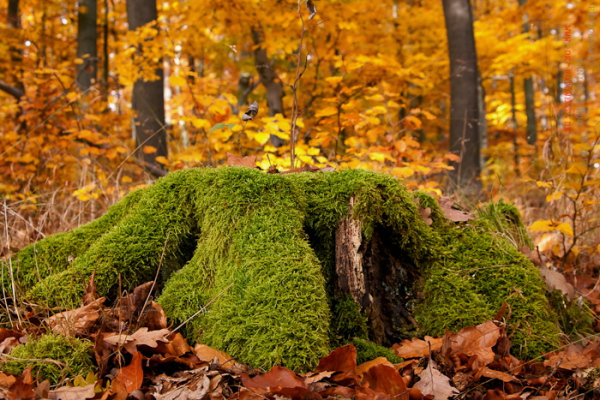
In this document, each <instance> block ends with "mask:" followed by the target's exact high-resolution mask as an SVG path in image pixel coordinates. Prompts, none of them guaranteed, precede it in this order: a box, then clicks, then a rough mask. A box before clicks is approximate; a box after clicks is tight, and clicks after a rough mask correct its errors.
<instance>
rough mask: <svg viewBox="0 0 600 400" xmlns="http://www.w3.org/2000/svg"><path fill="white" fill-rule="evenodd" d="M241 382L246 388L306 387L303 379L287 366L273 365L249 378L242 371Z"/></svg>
mask: <svg viewBox="0 0 600 400" xmlns="http://www.w3.org/2000/svg"><path fill="white" fill-rule="evenodd" d="M241 378H242V384H243V385H244V386H245V387H247V388H257V389H266V390H273V389H274V388H303V389H305V388H306V383H305V382H304V379H302V378H301V377H300V376H298V375H296V373H294V372H293V371H290V370H289V369H287V368H284V367H279V366H274V367H273V368H271V370H270V371H269V372H267V373H266V374H264V375H257V376H255V377H254V378H250V376H248V374H246V373H242V374H241Z"/></svg>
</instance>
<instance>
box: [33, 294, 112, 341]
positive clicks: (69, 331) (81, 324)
mask: <svg viewBox="0 0 600 400" xmlns="http://www.w3.org/2000/svg"><path fill="white" fill-rule="evenodd" d="M105 300H106V298H104V297H100V298H99V299H96V300H94V301H93V302H91V303H90V304H88V305H87V306H83V307H79V308H77V309H75V310H70V311H65V312H61V313H59V314H55V315H53V316H51V317H49V318H46V319H45V320H44V322H45V323H46V324H47V325H48V326H49V327H50V328H51V329H52V332H54V333H56V334H58V335H65V336H75V335H81V334H84V333H86V332H87V331H88V330H89V329H90V328H91V327H92V326H94V324H95V323H96V321H98V318H100V310H101V307H102V305H103V304H104V301H105Z"/></svg>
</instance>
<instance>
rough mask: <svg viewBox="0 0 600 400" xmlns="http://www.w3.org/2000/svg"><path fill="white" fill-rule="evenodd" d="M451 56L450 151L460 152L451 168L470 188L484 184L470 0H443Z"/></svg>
mask: <svg viewBox="0 0 600 400" xmlns="http://www.w3.org/2000/svg"><path fill="white" fill-rule="evenodd" d="M443 6H444V18H445V20H446V33H447V36H448V53H449V56H450V102H451V107H450V152H452V153H454V154H456V155H458V156H460V161H459V162H458V163H455V164H454V168H455V169H454V171H451V172H450V179H451V180H452V181H453V183H454V184H455V185H456V186H458V187H459V188H461V189H462V190H463V191H467V192H477V191H479V189H480V188H481V183H480V182H479V180H478V178H479V175H480V173H481V164H480V158H479V154H480V148H479V145H480V143H479V110H478V101H477V97H478V96H477V86H478V85H477V53H476V51H475V38H474V36H473V17H472V15H471V7H470V5H469V1H468V0H443Z"/></svg>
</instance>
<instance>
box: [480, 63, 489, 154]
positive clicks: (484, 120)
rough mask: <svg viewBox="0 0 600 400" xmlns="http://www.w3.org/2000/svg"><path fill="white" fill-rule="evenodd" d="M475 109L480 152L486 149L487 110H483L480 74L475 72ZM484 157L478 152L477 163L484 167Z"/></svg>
mask: <svg viewBox="0 0 600 400" xmlns="http://www.w3.org/2000/svg"><path fill="white" fill-rule="evenodd" d="M477 109H478V111H479V148H480V149H481V150H483V149H486V148H487V147H488V132H487V128H488V125H487V117H486V116H487V110H486V108H485V89H484V88H483V82H482V80H481V73H480V72H479V69H478V70H477ZM485 162H486V157H485V156H484V155H483V152H480V155H479V163H480V165H485Z"/></svg>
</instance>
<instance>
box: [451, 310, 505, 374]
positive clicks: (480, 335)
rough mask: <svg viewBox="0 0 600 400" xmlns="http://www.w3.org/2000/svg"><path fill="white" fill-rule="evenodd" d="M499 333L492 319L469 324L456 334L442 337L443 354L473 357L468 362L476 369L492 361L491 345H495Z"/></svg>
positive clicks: (498, 328)
mask: <svg viewBox="0 0 600 400" xmlns="http://www.w3.org/2000/svg"><path fill="white" fill-rule="evenodd" d="M500 335H501V332H500V327H498V326H497V325H496V324H495V323H494V322H492V321H486V322H484V323H482V324H480V325H477V326H469V327H467V328H464V329H462V330H461V331H460V332H458V333H457V334H454V335H450V336H448V335H446V336H445V337H444V340H445V342H444V345H443V347H444V350H443V354H446V355H447V356H448V357H452V356H459V355H461V354H464V355H466V356H468V357H474V358H473V359H471V360H469V364H470V365H471V368H472V369H473V370H478V369H479V368H481V367H485V366H486V365H488V364H489V363H491V362H492V361H494V352H493V350H492V347H493V346H494V345H496V342H497V341H498V338H499V337H500Z"/></svg>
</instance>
